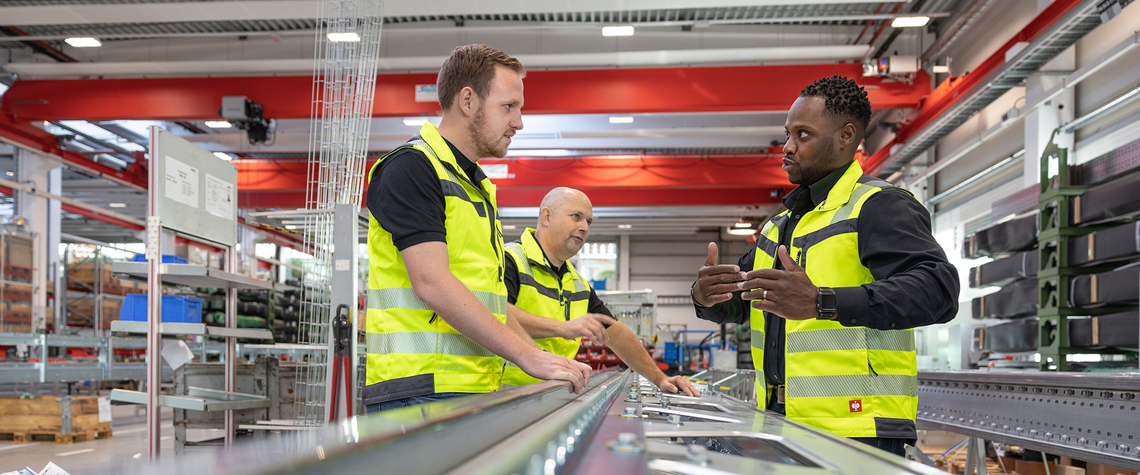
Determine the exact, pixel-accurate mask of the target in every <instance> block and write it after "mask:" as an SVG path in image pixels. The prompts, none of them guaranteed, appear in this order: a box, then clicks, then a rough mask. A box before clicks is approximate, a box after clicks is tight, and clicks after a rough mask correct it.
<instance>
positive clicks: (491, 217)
mask: <svg viewBox="0 0 1140 475" xmlns="http://www.w3.org/2000/svg"><path fill="white" fill-rule="evenodd" d="M440 162H441V163H443V164H445V165H448V166H450V165H451V164H450V163H447V162H444V161H442V160H440ZM452 168H453V169H452V172H453V173H455V176H457V177H459V179H460V180H463V181H465V182H467V184H468V185H471V188H474V189H475V192H476V193H479V196H481V197H483V202H484V203H486V205H487V222H488V223H490V225H491V249H494V250H495V253H496V254H497V255H501V254H502V252H503V250H502V249H501V247H500V243H501V242H502V241H503V236H502V235H501V234H499V227H498V226H495V216H496V214H495V206H494V205H492V204H491V197H490V196H488V195H487V194H486V193H484V192H483V188H482V187H480V186H478V185H476V184H475V183H473V182H472V181H471V179H470V178H468V177H467V174H466V173H456V170H454V167H452ZM496 238H497V239H496ZM502 261H503V259H502V258H500V259H499V282H502V281H503V263H502Z"/></svg>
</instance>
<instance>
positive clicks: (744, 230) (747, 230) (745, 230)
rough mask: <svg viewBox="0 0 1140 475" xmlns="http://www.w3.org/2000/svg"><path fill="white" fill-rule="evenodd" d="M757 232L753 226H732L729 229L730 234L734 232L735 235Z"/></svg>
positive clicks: (748, 234) (747, 234) (749, 234)
mask: <svg viewBox="0 0 1140 475" xmlns="http://www.w3.org/2000/svg"><path fill="white" fill-rule="evenodd" d="M755 233H756V230H755V229H752V228H730V229H729V230H728V234H732V235H734V236H751V235H753V234H755Z"/></svg>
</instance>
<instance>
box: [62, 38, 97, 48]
mask: <svg viewBox="0 0 1140 475" xmlns="http://www.w3.org/2000/svg"><path fill="white" fill-rule="evenodd" d="M63 42H64V43H67V44H69V45H71V46H74V47H76V48H98V47H100V46H103V43H101V42H100V41H99V40H97V39H95V38H91V37H82V38H68V39H66V40H63Z"/></svg>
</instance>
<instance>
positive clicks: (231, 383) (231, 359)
mask: <svg viewBox="0 0 1140 475" xmlns="http://www.w3.org/2000/svg"><path fill="white" fill-rule="evenodd" d="M225 257H226V270H227V271H229V272H233V273H235V274H237V273H238V268H237V252H236V251H235V250H234V248H233V247H232V246H231V247H227V248H226V256H225ZM226 328H237V290H235V289H232V288H228V287H227V288H226ZM225 341H226V354H225V356H224V357H225V359H226V361H225V364H226V392H227V393H232V392H235V391H237V370H236V366H235V361H236V360H237V358H236V357H235V353H236V346H235V345H236V344H237V340H236V339H234V338H226V339H225ZM202 354H203V355H205V339H204V338H203V351H202ZM225 414H226V442H225V445H226V448H227V449H228V448H230V447H233V445H234V436H235V435H236V432H235V429H237V424H236V423H235V422H236V420H235V416H236V414H234V411H225Z"/></svg>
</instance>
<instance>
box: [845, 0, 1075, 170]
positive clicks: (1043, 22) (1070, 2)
mask: <svg viewBox="0 0 1140 475" xmlns="http://www.w3.org/2000/svg"><path fill="white" fill-rule="evenodd" d="M1081 1H1082V0H1054V1H1053V3H1051V4H1049V6H1048V7H1045V9H1044V10H1041V12H1040V13H1038V14H1037V16H1036V17H1034V18H1033V20H1030V22H1029V24H1027V25H1025V27H1024V28H1022V29H1021V31H1018V32H1017V34H1015V35H1013V37H1012V38H1010V39H1009V41H1006V42H1005V44H1003V45H1002V46H1001V47H1000V48H998V49H997V51H994V53H993V54H991V55H990V56H989V57H988V58H986V60H985V61H983V62H982V63H981V64H979V65H978V66H977V67H976V68H974V69H973V70H972V71H970V72H969V73H968V74H966V75H965V76H962V77H960V78H951V79H948V80H947V81H946V82H945V83H943V85H940V86H939V87H938V90H937V91H935V93H934V94H932V95H931V96H930V100H928V101H925V102H924V103H923V104H922V108H921V110H920V112H919V114H918V116H917V117H915V119H914V120H913V121H912V122H910V123H909V124H905V125H903V126H902V127H899V131H898V133H897V134H896V135H895V138H894V139H893V140H891V141H890V142H889V143H887V144H886V145H884V146H883V147H882V148H880V149H879V150H878V151H877V152H875V154H874V155H872V156H871V157H870V158H869V159H868V160H867V161H866V163H864V165H863V169H864V170H868V171H871V170H875V169H876V168H878V167H879V165H881V164H883V163H884V162H885V161H886V160H887V158H889V157H890V155H891V153H890V150H891V147H892V146H894V145H897V144H903V143H906V141H907V140H909V139H910V138H911V136H913V135H914V134H916V133H918V132H919V131H921V130H922V129H923V128H924V127H926V126H927V125H930V123H932V122H934V120H935V119H937V118H938V117H939V116H941V115H942V114H944V113H946V111H948V110H950V108H952V107H954V105H955V104H957V103H958V102H959V101H961V100H962V99H963V98H965V97H966V96H967V93H968V92H969V91H970V90H971V89H973V88H974V87H976V86H978V85H979V84H980V83H981V82H982V81H984V80H986V79H987V78H988V76H989V75H990V74H992V73H993V72H994V71H997V70H999V69H1000V68H1002V67H1003V66H1004V65H1005V52H1006V51H1009V49H1010V48H1012V47H1013V46H1014V45H1015V44H1017V43H1019V42H1022V41H1030V42H1031V41H1034V40H1036V39H1037V38H1038V37H1039V36H1041V35H1042V34H1043V33H1045V32H1046V31H1048V30H1049V28H1051V27H1052V26H1053V25H1054V24H1055V23H1057V22H1058V21H1060V19H1061V18H1062V17H1064V16H1065V14H1067V13H1069V11H1071V10H1072V9H1073V8H1075V7H1076V6H1077V5H1079V4H1080V3H1081Z"/></svg>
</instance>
